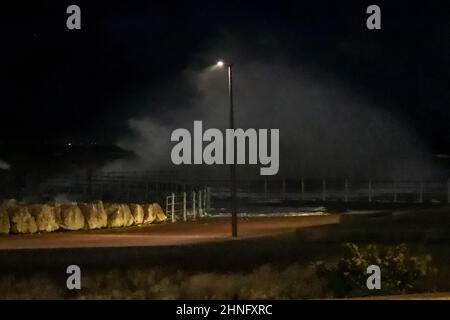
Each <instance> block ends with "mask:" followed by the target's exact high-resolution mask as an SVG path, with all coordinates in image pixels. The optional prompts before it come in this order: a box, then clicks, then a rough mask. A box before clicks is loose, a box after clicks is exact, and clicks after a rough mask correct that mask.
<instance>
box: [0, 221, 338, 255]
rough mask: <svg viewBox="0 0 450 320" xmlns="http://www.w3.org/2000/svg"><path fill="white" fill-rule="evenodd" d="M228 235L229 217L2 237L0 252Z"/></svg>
mask: <svg viewBox="0 0 450 320" xmlns="http://www.w3.org/2000/svg"><path fill="white" fill-rule="evenodd" d="M333 223H339V216H338V215H323V216H303V217H255V218H241V219H239V224H238V232H239V236H240V238H251V237H261V236H268V235H273V234H278V233H283V232H292V231H294V230H295V229H297V228H305V227H311V226H318V225H324V224H333ZM230 233H231V225H230V218H212V219H203V220H200V221H197V222H179V223H174V224H172V223H165V224H161V225H146V226H136V227H129V228H118V229H103V230H96V231H71V232H52V233H41V234H32V235H2V236H0V250H10V249H44V248H45V249H49V248H94V247H145V246H174V245H184V244H193V243H204V242H211V241H224V240H230V239H231V238H230Z"/></svg>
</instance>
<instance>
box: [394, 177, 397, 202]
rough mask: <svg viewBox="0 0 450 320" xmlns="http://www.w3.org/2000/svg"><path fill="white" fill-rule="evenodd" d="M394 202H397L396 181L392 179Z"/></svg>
mask: <svg viewBox="0 0 450 320" xmlns="http://www.w3.org/2000/svg"><path fill="white" fill-rule="evenodd" d="M394 202H397V181H395V180H394Z"/></svg>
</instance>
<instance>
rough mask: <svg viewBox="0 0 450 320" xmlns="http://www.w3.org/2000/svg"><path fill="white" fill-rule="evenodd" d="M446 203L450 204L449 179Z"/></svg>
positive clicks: (448, 181) (448, 180)
mask: <svg viewBox="0 0 450 320" xmlns="http://www.w3.org/2000/svg"><path fill="white" fill-rule="evenodd" d="M447 203H450V179H447Z"/></svg>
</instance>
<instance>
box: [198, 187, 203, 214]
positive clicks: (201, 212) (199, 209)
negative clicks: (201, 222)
mask: <svg viewBox="0 0 450 320" xmlns="http://www.w3.org/2000/svg"><path fill="white" fill-rule="evenodd" d="M198 216H199V217H200V218H201V217H202V216H203V209H202V190H199V191H198Z"/></svg>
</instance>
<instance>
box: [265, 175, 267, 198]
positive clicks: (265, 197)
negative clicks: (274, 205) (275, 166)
mask: <svg viewBox="0 0 450 320" xmlns="http://www.w3.org/2000/svg"><path fill="white" fill-rule="evenodd" d="M264 196H265V198H266V199H267V179H264Z"/></svg>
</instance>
